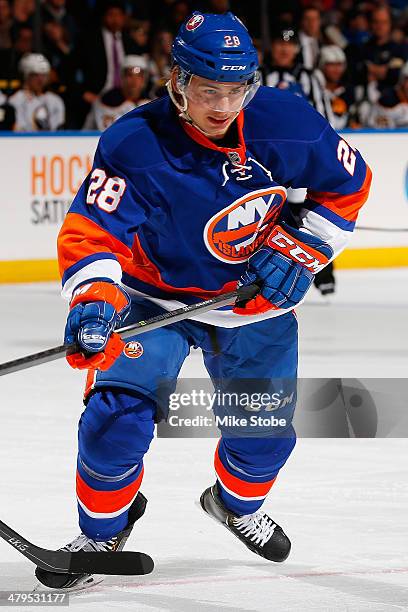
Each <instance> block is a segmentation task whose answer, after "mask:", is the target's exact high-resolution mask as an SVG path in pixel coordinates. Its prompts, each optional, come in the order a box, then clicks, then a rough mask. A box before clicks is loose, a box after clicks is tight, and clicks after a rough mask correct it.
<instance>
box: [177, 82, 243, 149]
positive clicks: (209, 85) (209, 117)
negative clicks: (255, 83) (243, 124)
mask: <svg viewBox="0 0 408 612" xmlns="http://www.w3.org/2000/svg"><path fill="white" fill-rule="evenodd" d="M247 90H248V88H247V85H246V83H219V82H217V81H209V80H208V79H204V78H202V77H197V76H193V77H192V79H191V81H190V83H189V85H188V92H186V95H187V99H188V114H189V115H190V117H191V119H192V120H193V122H194V123H195V124H196V125H197V126H198V127H199V128H200V129H202V130H203V131H204V132H206V133H207V134H208V135H209V136H210V137H211V138H214V139H217V138H222V137H223V136H224V134H225V133H226V132H227V130H228V128H229V127H230V125H231V123H232V122H233V121H234V119H235V117H236V116H237V114H238V113H239V111H240V110H241V108H242V105H243V101H244V99H245V96H246V93H247Z"/></svg>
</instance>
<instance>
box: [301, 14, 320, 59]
mask: <svg viewBox="0 0 408 612" xmlns="http://www.w3.org/2000/svg"><path fill="white" fill-rule="evenodd" d="M321 38H322V33H321V18H320V11H319V10H318V9H317V8H312V7H310V8H306V9H304V11H303V13H302V17H301V21H300V29H299V43H300V53H301V61H302V64H303V66H304V67H305V68H307V69H308V70H312V69H313V68H316V67H317V64H318V60H319V50H320V44H321V42H320V41H321Z"/></svg>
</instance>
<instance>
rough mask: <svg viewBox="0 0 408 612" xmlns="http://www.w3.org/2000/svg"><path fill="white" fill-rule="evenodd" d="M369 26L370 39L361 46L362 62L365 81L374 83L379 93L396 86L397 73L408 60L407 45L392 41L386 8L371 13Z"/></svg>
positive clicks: (390, 19) (389, 17)
mask: <svg viewBox="0 0 408 612" xmlns="http://www.w3.org/2000/svg"><path fill="white" fill-rule="evenodd" d="M370 26H371V32H372V37H371V39H370V40H369V41H368V42H366V43H365V44H364V45H363V48H362V62H363V67H364V68H365V70H366V75H367V81H368V82H375V83H376V85H377V89H378V92H379V93H380V92H382V91H383V90H384V89H385V88H387V87H390V86H391V87H392V86H393V85H395V84H396V82H397V80H398V75H399V71H400V69H401V67H402V66H403V64H404V63H405V62H406V61H407V60H408V45H407V44H406V43H403V44H399V43H396V42H394V41H393V40H392V18H391V13H390V10H389V8H388V7H386V6H382V7H381V8H377V9H375V10H374V11H373V12H372V14H371V23H370Z"/></svg>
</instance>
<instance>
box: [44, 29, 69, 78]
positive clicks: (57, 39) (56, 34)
mask: <svg viewBox="0 0 408 612" xmlns="http://www.w3.org/2000/svg"><path fill="white" fill-rule="evenodd" d="M43 48H44V54H45V55H46V56H47V58H48V59H49V60H50V63H51V66H52V68H53V69H54V70H55V71H56V73H57V75H58V80H59V81H65V78H64V76H63V73H64V67H65V62H66V61H67V59H68V56H69V54H70V52H71V41H70V35H69V31H68V29H67V28H65V26H64V25H63V24H62V23H61V22H59V21H56V20H51V19H50V20H47V21H46V22H45V23H44V27H43Z"/></svg>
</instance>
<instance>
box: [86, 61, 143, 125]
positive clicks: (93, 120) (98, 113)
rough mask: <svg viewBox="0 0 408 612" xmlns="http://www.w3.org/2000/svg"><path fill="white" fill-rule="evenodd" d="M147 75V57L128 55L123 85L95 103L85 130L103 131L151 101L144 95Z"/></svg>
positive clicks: (105, 94)
mask: <svg viewBox="0 0 408 612" xmlns="http://www.w3.org/2000/svg"><path fill="white" fill-rule="evenodd" d="M146 77H147V62H146V59H145V58H144V57H142V56H141V55H127V56H126V57H125V58H124V60H123V64H122V83H121V86H120V87H117V88H114V89H111V90H109V91H107V92H106V93H104V94H103V95H102V96H101V97H100V98H98V99H97V100H96V101H95V102H94V103H93V105H92V109H91V112H90V113H89V115H88V117H87V119H86V121H85V124H84V130H95V129H96V130H100V131H103V130H105V129H106V128H107V127H109V126H110V125H111V124H112V123H113V122H114V121H116V119H119V117H122V115H124V114H125V113H128V112H129V111H131V110H133V109H134V108H136V107H137V106H141V105H142V104H146V102H149V100H148V98H146V97H145V96H144V95H143V92H144V89H145V86H146Z"/></svg>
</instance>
